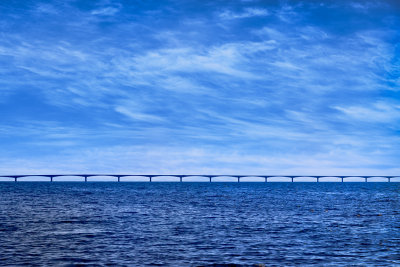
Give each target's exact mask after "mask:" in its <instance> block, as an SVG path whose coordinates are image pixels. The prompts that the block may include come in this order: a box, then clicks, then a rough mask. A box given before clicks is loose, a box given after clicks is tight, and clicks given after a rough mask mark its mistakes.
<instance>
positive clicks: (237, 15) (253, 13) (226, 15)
mask: <svg viewBox="0 0 400 267" xmlns="http://www.w3.org/2000/svg"><path fill="white" fill-rule="evenodd" d="M268 15H269V12H268V10H266V9H263V8H246V9H244V11H243V12H233V11H230V10H225V11H223V12H221V13H220V14H219V17H220V18H221V19H227V20H230V19H244V18H251V17H264V16H268Z"/></svg>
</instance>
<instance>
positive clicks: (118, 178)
mask: <svg viewBox="0 0 400 267" xmlns="http://www.w3.org/2000/svg"><path fill="white" fill-rule="evenodd" d="M32 177H44V178H49V181H50V182H53V181H54V179H55V178H64V179H65V178H67V179H70V178H72V177H81V178H84V181H85V182H88V180H89V178H93V177H114V178H116V181H118V182H121V178H124V177H131V178H134V177H138V178H147V179H149V180H148V181H149V182H152V181H153V179H154V178H163V177H164V178H166V177H175V178H179V181H180V182H183V180H184V178H195V177H199V178H200V177H201V178H206V179H208V181H209V182H212V180H213V179H215V178H228V177H230V178H235V179H237V182H240V180H241V179H243V178H262V179H264V181H265V182H268V179H271V178H275V179H278V180H279V179H282V181H287V179H290V180H289V181H291V182H294V180H295V179H301V178H311V179H315V181H316V182H319V181H320V180H324V179H327V178H336V179H339V180H341V182H344V180H345V179H350V178H361V179H364V181H365V182H368V179H372V178H381V179H386V180H387V181H388V182H391V180H392V179H394V178H400V176H392V175H390V176H387V175H386V176H381V175H374V176H365V175H362V176H357V175H340V176H337V175H330V176H329V175H327V176H323V175H225V174H218V175H206V174H26V175H0V181H1V180H7V179H13V180H14V181H15V182H17V181H18V180H23V179H24V178H32ZM242 181H243V180H242ZM398 182H400V180H399V181H398Z"/></svg>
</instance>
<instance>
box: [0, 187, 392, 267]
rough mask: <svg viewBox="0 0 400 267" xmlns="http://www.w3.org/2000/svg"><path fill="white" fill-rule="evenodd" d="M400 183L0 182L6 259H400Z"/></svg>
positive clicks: (0, 245)
mask: <svg viewBox="0 0 400 267" xmlns="http://www.w3.org/2000/svg"><path fill="white" fill-rule="evenodd" d="M399 246H400V184H399V183H115V182H103V183H101V182H98V183H91V182H89V183H82V182H76V183H74V182H54V183H49V182H43V183H40V182H25V183H23V182H21V183H6V182H5V183H0V262H1V265H5V266H6V265H13V266H15V265H24V264H30V265H47V266H54V265H61V266H65V265H80V264H85V265H112V266H135V265H136V266H143V265H172V266H202V265H209V264H238V265H240V264H246V265H253V264H266V265H285V266H291V265H310V264H318V265H324V266H326V265H338V264H340V265H351V264H355V265H388V266H393V265H398V264H400V250H399Z"/></svg>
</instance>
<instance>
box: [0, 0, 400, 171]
mask: <svg viewBox="0 0 400 267" xmlns="http://www.w3.org/2000/svg"><path fill="white" fill-rule="evenodd" d="M354 3H355V4H354ZM354 3H353V5H352V6H351V4H348V3H347V4H346V7H347V9H344V7H343V5H339V4H331V5H328V4H326V3H323V2H315V3H314V2H313V3H303V4H300V3H299V4H296V5H293V4H290V3H287V4H282V5H281V4H272V3H270V4H265V3H263V2H262V1H253V2H251V3H250V2H240V3H239V2H238V4H232V5H227V4H222V3H214V4H213V5H205V6H203V4H202V3H198V5H201V7H204V8H205V10H207V11H202V9H201V8H198V9H196V10H191V9H189V8H187V7H185V6H183V7H182V9H183V10H181V9H178V8H176V6H177V3H175V5H174V1H172V2H171V6H170V7H168V8H167V7H166V6H163V5H161V4H159V3H155V4H154V5H144V4H143V3H142V4H140V5H139V4H138V5H123V4H121V5H114V4H112V3H110V2H102V3H90V4H87V5H80V4H79V1H78V2H68V3H65V4H63V6H62V8H61V6H60V3H59V2H49V3H48V4H46V5H44V4H38V5H36V6H28V7H24V8H26V9H28V11H29V12H26V14H28V15H26V16H25V17H24V20H26V21H28V22H30V23H34V21H36V19H37V17H38V16H41V18H42V19H41V20H40V21H43V22H40V21H39V22H37V25H36V27H35V31H28V30H26V29H24V28H22V27H17V26H16V25H22V24H21V20H20V17H21V16H18V14H15V13H16V12H17V11H15V10H17V9H4V10H6V13H5V16H4V18H3V19H0V25H3V26H1V27H2V29H4V31H3V36H4V38H2V39H1V40H0V77H1V79H0V92H1V93H0V103H1V106H0V112H1V114H2V116H1V118H0V121H1V128H0V137H2V138H3V140H6V141H5V143H4V144H3V147H7V148H8V149H7V151H5V152H4V155H3V156H4V157H3V159H2V160H3V162H6V159H8V161H10V162H14V163H13V164H14V165H13V164H11V163H8V164H5V165H4V166H9V168H12V167H15V166H17V165H18V164H20V163H21V162H22V161H24V159H25V160H26V161H29V160H32V162H35V164H37V166H42V167H40V168H42V169H43V170H45V169H46V166H45V164H44V163H45V162H46V160H48V159H49V158H47V157H50V156H49V154H52V153H53V154H54V157H55V158H59V159H62V160H61V161H64V162H65V164H64V163H60V164H58V167H57V168H58V169H59V170H68V168H69V169H70V170H78V169H80V168H82V169H85V170H92V171H95V170H96V166H97V167H98V166H100V165H99V162H107V164H105V165H101V166H102V167H98V169H99V170H100V169H101V170H105V171H117V170H121V171H122V170H126V171H134V170H138V171H142V172H147V171H149V170H151V171H157V172H158V171H159V172H176V171H179V172H192V171H193V172H222V171H224V172H225V171H226V172H232V171H234V172H238V171H240V172H253V171H254V172H280V170H286V171H287V172H292V171H293V172H297V171H298V172H312V170H315V171H320V172H323V171H324V170H325V171H326V172H335V173H337V172H340V171H346V172H351V170H352V166H353V168H355V169H357V170H365V171H371V172H372V171H373V170H372V169H375V171H379V170H380V169H384V170H390V171H393V170H396V167H395V165H396V164H395V161H396V159H398V157H399V154H398V151H399V149H398V148H399V147H398V145H397V144H398V143H399V142H398V141H399V140H398V137H397V135H398V131H399V124H398V122H399V119H400V115H399V105H400V103H399V100H398V98H397V96H396V95H395V93H396V92H397V91H398V84H399V82H398V81H399V79H398V71H397V69H398V67H399V59H398V48H397V43H398V38H399V34H398V30H397V29H398V27H397V26H398V21H396V20H393V19H391V18H393V14H392V13H391V11H390V9H385V8H382V9H380V10H381V11H380V12H382V13H379V14H380V15H379V14H378V15H376V16H378V17H380V19H379V20H370V21H369V23H364V22H365V21H361V19H363V20H368V18H367V17H366V16H361V15H360V13H359V10H355V9H360V8H362V7H359V6H357V5H361V4H363V3H361V2H360V3H358V2H354ZM387 4H388V5H389V2H388V3H387ZM250 6H251V7H250ZM0 7H1V4H0ZM376 8H378V7H374V6H368V8H364V9H363V10H364V11H363V12H366V13H367V14H372V12H373V11H374V10H376ZM379 8H380V7H379ZM20 10H21V9H20ZM22 10H23V8H22ZM344 10H346V11H344ZM346 12H347V13H346ZM46 14H47V15H46ZM154 14H157V16H155V15H154ZM331 14H335V16H336V17H341V18H342V19H341V22H342V21H345V22H346V23H348V26H347V27H346V29H344V28H342V27H339V26H335V24H334V23H332V20H328V19H326V20H325V19H321V17H324V16H330V15H331ZM47 16H48V17H47ZM50 17H51V18H50ZM66 17H68V20H66ZM46 143H47V144H48V145H46ZM38 147H40V148H41V149H39V150H37V149H38ZM34 148H35V149H36V150H35V149H34ZM124 149H125V151H124ZM35 151H36V152H35ZM23 152H25V153H26V156H24V157H20V156H19V155H18V156H16V155H17V154H23ZM77 152H79V153H83V154H84V156H82V157H81V158H79V159H74V156H73V155H76V153H77ZM13 153H15V154H13ZM19 157H20V158H19ZM35 157H39V158H41V159H34V158H35ZM114 157H115V158H114ZM18 159H19V160H20V161H19V160H18ZM117 159H118V160H117ZM17 162H19V163H18V164H17ZM82 162H84V163H82ZM91 162H92V163H91ZM132 162H135V164H133V165H131V164H132ZM63 164H64V165H63ZM379 164H381V167H380V166H379ZM27 166H29V165H27ZM127 166H132V167H127ZM371 166H373V167H371ZM4 168H7V167H4ZM57 168H55V169H57ZM252 170H253V171H252ZM21 171H22V169H21Z"/></svg>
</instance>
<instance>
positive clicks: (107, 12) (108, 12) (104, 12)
mask: <svg viewBox="0 0 400 267" xmlns="http://www.w3.org/2000/svg"><path fill="white" fill-rule="evenodd" d="M119 10H120V8H116V7H103V8H99V9H95V10H93V11H92V12H91V13H92V15H98V16H114V15H115V14H116V13H118V12H119Z"/></svg>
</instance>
